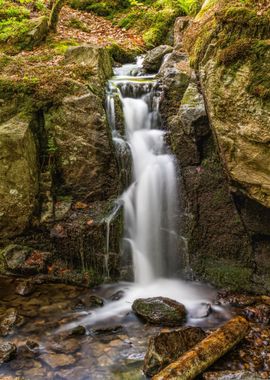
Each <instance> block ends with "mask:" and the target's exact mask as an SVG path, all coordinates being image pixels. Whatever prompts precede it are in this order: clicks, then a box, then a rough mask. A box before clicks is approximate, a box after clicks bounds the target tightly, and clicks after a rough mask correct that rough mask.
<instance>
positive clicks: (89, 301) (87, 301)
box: [79, 294, 104, 309]
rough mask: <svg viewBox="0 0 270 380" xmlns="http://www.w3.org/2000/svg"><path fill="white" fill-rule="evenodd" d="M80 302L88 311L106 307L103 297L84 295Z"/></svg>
mask: <svg viewBox="0 0 270 380" xmlns="http://www.w3.org/2000/svg"><path fill="white" fill-rule="evenodd" d="M79 300H80V302H81V303H82V304H83V305H84V306H85V307H86V308H88V309H91V308H95V307H101V306H103V305H104V300H103V299H102V298H101V297H98V296H95V295H92V294H84V295H83V296H81V297H80V298H79Z"/></svg>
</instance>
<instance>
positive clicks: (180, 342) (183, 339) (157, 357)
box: [143, 327, 206, 376]
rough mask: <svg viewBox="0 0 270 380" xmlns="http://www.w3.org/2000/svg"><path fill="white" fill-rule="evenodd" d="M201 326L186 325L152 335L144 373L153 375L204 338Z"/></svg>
mask: <svg viewBox="0 0 270 380" xmlns="http://www.w3.org/2000/svg"><path fill="white" fill-rule="evenodd" d="M205 336H206V334H205V333H204V331H203V330H202V329H200V328H199V327H184V328H181V329H177V330H175V331H169V332H161V333H159V334H158V335H156V336H154V337H151V338H150V340H149V344H148V349H147V352H146V355H145V359H144V369H143V371H144V373H145V374H146V375H147V376H153V375H155V374H156V373H157V372H159V371H161V369H163V368H164V367H166V366H167V365H168V364H170V363H172V362H173V361H175V360H176V359H177V358H178V357H179V356H181V355H182V354H183V353H184V352H186V351H188V350H189V349H190V348H192V347H193V346H194V345H195V344H197V343H198V342H200V341H201V340H202V339H204V338H205Z"/></svg>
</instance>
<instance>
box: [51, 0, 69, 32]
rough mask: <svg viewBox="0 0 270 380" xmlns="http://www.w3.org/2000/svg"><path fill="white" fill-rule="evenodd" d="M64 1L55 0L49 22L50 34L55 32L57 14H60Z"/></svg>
mask: <svg viewBox="0 0 270 380" xmlns="http://www.w3.org/2000/svg"><path fill="white" fill-rule="evenodd" d="M65 2H66V0H55V2H54V4H53V7H52V10H51V14H50V20H49V29H50V31H52V32H56V29H57V24H58V19H59V14H60V12H61V9H62V7H63V6H64V4H65Z"/></svg>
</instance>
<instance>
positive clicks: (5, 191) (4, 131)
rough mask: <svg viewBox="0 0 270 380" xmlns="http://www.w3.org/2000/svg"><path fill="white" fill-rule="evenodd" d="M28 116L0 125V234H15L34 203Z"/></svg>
mask: <svg viewBox="0 0 270 380" xmlns="http://www.w3.org/2000/svg"><path fill="white" fill-rule="evenodd" d="M29 121H30V120H29V119H27V118H22V117H20V116H15V117H13V118H12V119H10V120H8V121H7V122H5V123H3V124H1V125H0V178H1V180H0V198H1V202H0V234H1V237H2V238H4V237H8V236H14V235H18V234H20V233H21V232H23V231H24V230H25V229H26V227H27V226H28V225H29V223H30V219H31V217H32V215H33V212H34V210H35V208H36V206H37V194H38V163H37V151H36V145H35V140H34V136H33V133H32V131H31V129H30V125H29Z"/></svg>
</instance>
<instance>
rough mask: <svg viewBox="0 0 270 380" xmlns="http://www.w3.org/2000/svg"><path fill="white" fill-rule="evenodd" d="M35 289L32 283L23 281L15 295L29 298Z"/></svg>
mask: <svg viewBox="0 0 270 380" xmlns="http://www.w3.org/2000/svg"><path fill="white" fill-rule="evenodd" d="M35 289H36V288H35V285H34V284H33V282H32V281H23V282H20V283H19V284H18V285H17V287H16V289H15V293H16V294H19V295H20V296H29V295H30V294H33V293H34V291H35Z"/></svg>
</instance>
